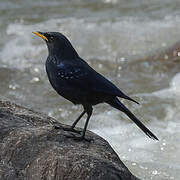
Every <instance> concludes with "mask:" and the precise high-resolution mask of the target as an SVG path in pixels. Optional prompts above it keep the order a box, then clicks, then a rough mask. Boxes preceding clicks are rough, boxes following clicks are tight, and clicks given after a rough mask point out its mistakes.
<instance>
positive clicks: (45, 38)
mask: <svg viewBox="0 0 180 180" xmlns="http://www.w3.org/2000/svg"><path fill="white" fill-rule="evenodd" d="M33 33H34V34H35V35H37V36H39V37H41V38H42V39H44V40H46V41H48V39H47V37H46V36H43V35H42V34H40V33H38V32H33Z"/></svg>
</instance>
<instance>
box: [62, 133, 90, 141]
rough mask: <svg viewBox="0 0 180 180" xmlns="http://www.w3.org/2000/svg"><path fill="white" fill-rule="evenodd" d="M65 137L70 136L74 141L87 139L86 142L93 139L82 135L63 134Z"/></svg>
mask: <svg viewBox="0 0 180 180" xmlns="http://www.w3.org/2000/svg"><path fill="white" fill-rule="evenodd" d="M65 136H66V137H67V138H72V139H74V140H75V141H87V142H92V141H93V139H90V138H85V137H84V136H75V135H73V134H72V135H65Z"/></svg>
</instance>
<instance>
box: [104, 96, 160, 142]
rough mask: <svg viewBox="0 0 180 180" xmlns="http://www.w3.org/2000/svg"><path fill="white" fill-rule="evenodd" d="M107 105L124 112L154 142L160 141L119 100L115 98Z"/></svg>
mask: <svg viewBox="0 0 180 180" xmlns="http://www.w3.org/2000/svg"><path fill="white" fill-rule="evenodd" d="M107 103H108V104H109V105H111V106H112V107H114V108H116V109H118V110H120V111H122V112H124V113H125V114H126V115H127V116H128V117H129V118H130V119H131V120H132V121H133V122H134V123H135V124H136V125H137V126H138V127H139V128H140V129H141V130H142V131H143V132H144V133H145V134H146V135H147V136H149V137H150V138H152V139H154V140H158V138H157V137H156V136H155V135H154V134H153V133H152V132H151V131H150V130H149V129H148V128H147V127H146V126H144V124H142V122H141V121H140V120H139V119H137V118H136V116H135V115H134V114H133V113H132V112H131V111H129V109H128V108H127V107H126V106H124V105H123V104H122V103H121V102H120V101H119V100H118V99H117V98H114V99H113V100H112V101H108V102H107Z"/></svg>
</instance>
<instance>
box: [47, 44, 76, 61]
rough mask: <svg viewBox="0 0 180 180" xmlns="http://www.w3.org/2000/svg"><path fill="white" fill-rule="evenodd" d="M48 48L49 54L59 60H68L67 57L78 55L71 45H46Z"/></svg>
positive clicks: (71, 57) (73, 57)
mask: <svg viewBox="0 0 180 180" xmlns="http://www.w3.org/2000/svg"><path fill="white" fill-rule="evenodd" d="M48 50H49V56H55V57H56V58H58V59H61V60H69V59H70V60H72V59H76V58H78V57H79V55H78V53H77V52H76V50H75V49H74V48H73V47H72V46H71V47H69V46H68V47H66V46H64V47H63V48H58V47H57V48H56V47H53V48H51V47H48Z"/></svg>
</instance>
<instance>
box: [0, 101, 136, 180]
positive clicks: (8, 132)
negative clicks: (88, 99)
mask: <svg viewBox="0 0 180 180" xmlns="http://www.w3.org/2000/svg"><path fill="white" fill-rule="evenodd" d="M54 125H56V126H57V125H58V126H59V127H60V129H55V128H54ZM63 126H65V125H62V124H60V123H58V122H57V121H56V120H55V119H53V118H50V117H48V116H46V115H43V114H41V113H37V112H34V111H32V110H29V109H27V108H24V107H21V106H19V105H16V104H13V103H11V102H7V101H0V179H1V180H138V178H136V177H135V176H133V175H132V174H131V172H130V171H129V170H128V168H127V167H126V166H125V165H124V164H123V163H122V161H121V160H120V159H119V157H118V155H117V154H116V153H115V152H114V150H113V149H112V148H111V146H110V145H109V144H108V143H107V141H105V140H104V139H103V138H101V137H100V136H98V135H96V134H94V133H92V132H89V131H88V132H87V137H89V138H92V139H93V141H92V142H86V141H81V142H79V141H75V140H73V139H70V138H67V137H66V135H68V134H69V132H65V131H63V129H62V127H63ZM67 127H68V126H67Z"/></svg>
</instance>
